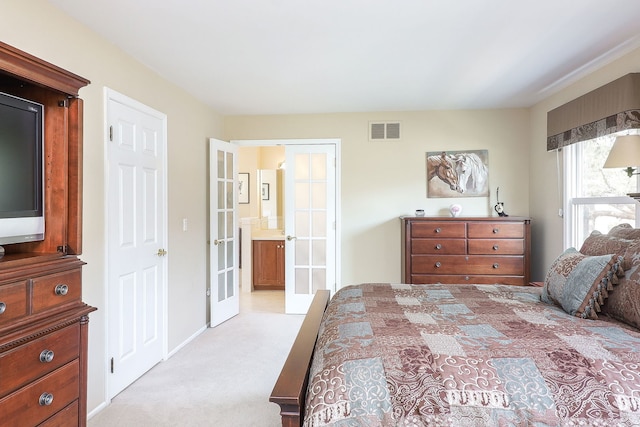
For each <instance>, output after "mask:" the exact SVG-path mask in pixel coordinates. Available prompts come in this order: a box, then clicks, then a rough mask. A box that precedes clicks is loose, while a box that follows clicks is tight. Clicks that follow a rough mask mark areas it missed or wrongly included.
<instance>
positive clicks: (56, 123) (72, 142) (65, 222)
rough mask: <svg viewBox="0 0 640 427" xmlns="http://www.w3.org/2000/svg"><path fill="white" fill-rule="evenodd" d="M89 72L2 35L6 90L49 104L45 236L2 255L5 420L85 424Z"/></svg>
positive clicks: (1, 416)
mask: <svg viewBox="0 0 640 427" xmlns="http://www.w3.org/2000/svg"><path fill="white" fill-rule="evenodd" d="M88 83H89V81H88V80H86V79H84V78H82V77H79V76H77V75H75V74H73V73H70V72H68V71H65V70H63V69H61V68H59V67H57V66H55V65H52V64H50V63H48V62H45V61H43V60H41V59H39V58H36V57H34V56H32V55H30V54H28V53H25V52H22V51H20V50H18V49H16V48H14V47H11V46H9V45H6V44H4V43H2V42H0V91H1V92H4V93H8V94H10V95H13V96H17V97H21V98H25V99H29V100H33V101H35V102H38V103H40V104H42V105H43V110H44V129H43V133H44V147H43V151H44V153H43V154H44V157H45V160H46V161H45V162H44V163H45V166H44V186H43V187H44V216H45V223H46V229H45V237H44V240H41V241H37V242H29V243H15V244H8V245H5V246H4V248H5V250H6V255H4V257H1V258H0V425H2V426H3V427H4V426H19V427H29V426H36V425H40V426H48V427H53V426H85V425H86V421H87V399H86V395H87V332H88V321H89V317H88V315H89V313H90V312H92V311H94V310H95V308H93V307H90V306H88V305H87V304H85V303H83V302H82V266H83V265H84V262H82V261H81V260H80V259H79V258H78V257H77V255H79V254H81V253H82V111H83V104H82V99H80V98H79V97H78V91H79V89H80V88H81V87H83V86H85V85H87V84H88Z"/></svg>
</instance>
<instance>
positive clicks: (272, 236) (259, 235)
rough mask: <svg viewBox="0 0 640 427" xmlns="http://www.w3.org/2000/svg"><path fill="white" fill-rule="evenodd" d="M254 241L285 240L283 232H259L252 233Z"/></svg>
mask: <svg viewBox="0 0 640 427" xmlns="http://www.w3.org/2000/svg"><path fill="white" fill-rule="evenodd" d="M251 239H252V240H284V233H283V232H282V230H257V231H254V232H252V233H251Z"/></svg>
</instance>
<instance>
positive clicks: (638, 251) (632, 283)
mask: <svg viewBox="0 0 640 427" xmlns="http://www.w3.org/2000/svg"><path fill="white" fill-rule="evenodd" d="M624 257H625V261H627V260H628V261H629V262H630V264H631V266H632V267H631V268H630V269H629V270H627V271H626V272H625V275H624V277H621V278H620V282H619V283H618V285H616V287H615V289H614V290H613V291H612V292H611V293H609V298H608V299H607V303H606V304H605V305H604V307H602V313H603V314H607V315H609V316H611V317H613V318H615V319H617V320H620V321H621V322H624V323H626V324H627V325H631V326H633V327H635V328H638V329H640V243H636V244H634V245H631V246H629V248H627V250H626V251H625V253H624Z"/></svg>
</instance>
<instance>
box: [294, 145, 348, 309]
mask: <svg viewBox="0 0 640 427" xmlns="http://www.w3.org/2000/svg"><path fill="white" fill-rule="evenodd" d="M285 156H286V165H287V169H286V173H285V194H286V196H285V235H286V240H285V263H286V268H285V312H286V313H291V314H293V313H300V314H304V313H306V312H307V310H308V309H309V306H310V305H311V300H312V299H313V296H314V294H315V293H316V291H317V290H320V289H329V290H331V292H334V291H335V286H336V147H335V145H333V144H327V145H321V144H318V145H287V146H286V148H285Z"/></svg>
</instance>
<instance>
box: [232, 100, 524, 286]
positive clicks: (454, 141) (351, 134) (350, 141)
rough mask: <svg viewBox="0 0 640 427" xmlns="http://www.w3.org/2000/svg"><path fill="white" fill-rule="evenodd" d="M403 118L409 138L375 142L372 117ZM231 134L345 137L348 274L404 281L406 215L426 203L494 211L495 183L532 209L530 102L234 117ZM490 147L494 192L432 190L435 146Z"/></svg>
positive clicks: (511, 201)
mask: <svg viewBox="0 0 640 427" xmlns="http://www.w3.org/2000/svg"><path fill="white" fill-rule="evenodd" d="M394 120H400V121H401V122H402V140H401V141H393V142H379V141H378V142H371V141H369V140H368V133H367V129H368V124H369V122H370V121H394ZM224 128H225V136H224V139H225V140H245V139H292V138H293V139H296V138H340V139H341V162H342V168H341V181H342V182H341V184H342V185H341V193H342V194H341V196H342V197H341V200H340V205H341V213H340V214H341V217H342V235H341V239H340V245H341V251H342V259H341V264H342V280H341V283H340V284H339V286H344V285H348V284H354V283H360V282H369V281H391V282H399V281H400V221H399V219H398V217H399V216H401V215H406V214H412V213H413V212H414V211H415V210H416V209H418V208H422V209H424V210H425V211H426V213H427V215H442V214H448V207H449V205H450V204H452V203H454V202H456V203H460V204H462V206H463V215H488V214H493V213H494V212H493V210H492V206H493V204H495V189H496V187H497V186H499V187H500V199H501V200H502V201H504V202H505V204H506V210H507V212H508V213H509V214H510V215H523V216H525V215H528V213H529V161H528V159H527V154H528V152H529V134H530V128H529V113H528V110H525V109H512V110H488V111H429V112H404V113H398V112H393V113H356V114H322V115H289V116H242V117H226V118H225V121H224ZM476 149H487V150H489V185H490V188H491V198H490V199H487V198H478V197H469V198H455V199H430V198H427V197H426V174H425V161H426V152H427V151H439V150H476Z"/></svg>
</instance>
